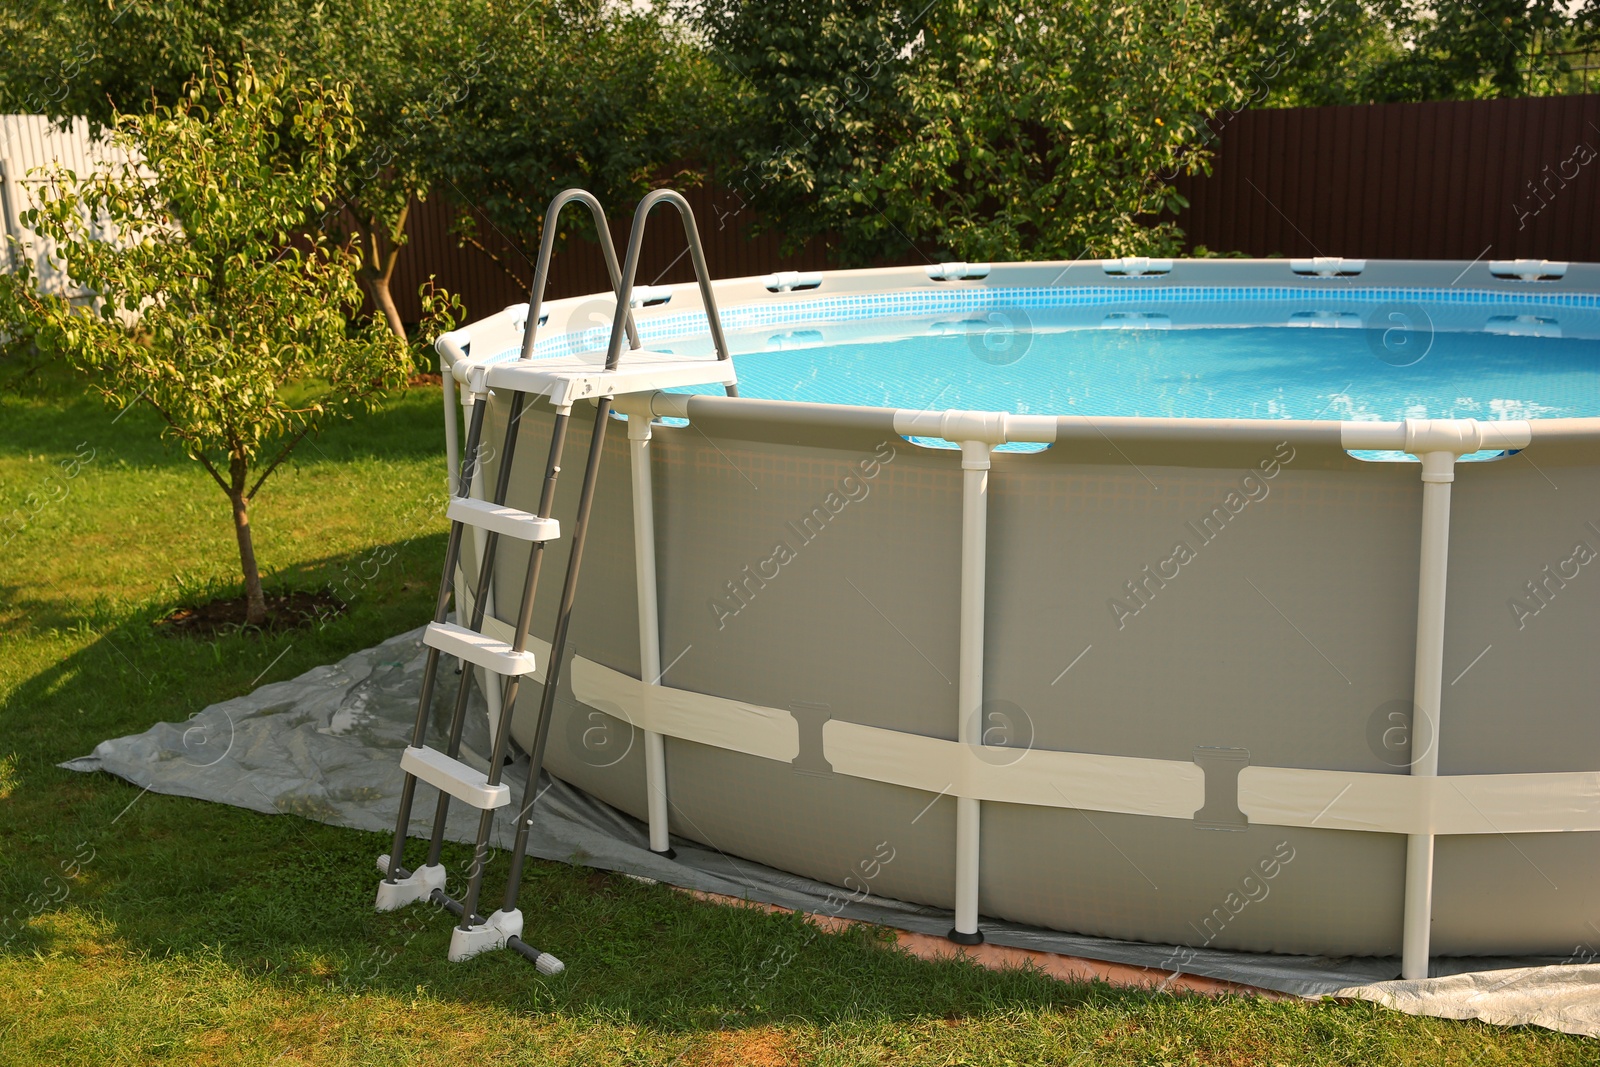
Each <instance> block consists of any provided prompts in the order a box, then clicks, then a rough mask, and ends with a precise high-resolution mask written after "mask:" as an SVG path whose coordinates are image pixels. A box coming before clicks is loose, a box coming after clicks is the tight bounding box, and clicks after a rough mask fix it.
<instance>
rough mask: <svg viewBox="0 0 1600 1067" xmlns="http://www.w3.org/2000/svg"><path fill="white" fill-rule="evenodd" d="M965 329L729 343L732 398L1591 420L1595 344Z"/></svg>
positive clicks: (1256, 331) (1595, 401)
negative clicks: (734, 383) (735, 384)
mask: <svg viewBox="0 0 1600 1067" xmlns="http://www.w3.org/2000/svg"><path fill="white" fill-rule="evenodd" d="M972 321H973V324H972V326H971V327H968V328H966V329H964V330H960V331H956V330H952V331H950V332H943V333H924V334H919V335H917V336H910V337H902V338H898V339H886V340H875V341H867V342H856V343H840V344H826V343H823V344H815V343H812V344H808V343H807V342H808V341H814V340H815V334H817V333H820V331H814V332H813V331H790V332H789V333H787V334H779V335H776V339H777V340H776V343H777V344H780V345H782V344H794V345H795V346H796V347H780V348H777V350H768V349H769V348H771V347H772V346H773V344H774V336H775V335H773V333H772V331H767V332H766V333H764V334H760V335H757V334H755V333H749V334H736V335H734V336H732V337H730V343H731V346H732V347H733V350H734V361H735V363H736V364H737V367H738V371H739V391H740V393H741V395H744V396H750V397H761V398H766V399H775V400H804V401H814V402H818V403H826V404H853V405H870V406H882V407H897V408H935V409H945V408H967V409H981V410H988V411H1006V412H1012V413H1016V414H1033V415H1073V414H1081V415H1133V416H1165V417H1178V418H1250V419H1318V418H1323V419H1360V420H1370V419H1379V420H1398V419H1404V418H1475V419H1483V420H1500V419H1535V418H1563V417H1579V416H1593V415H1600V340H1590V339H1577V338H1568V337H1537V336H1502V335H1496V334H1489V333H1482V332H1438V333H1431V334H1421V333H1412V334H1410V335H1409V336H1408V335H1404V334H1401V333H1398V332H1395V331H1381V330H1370V329H1365V328H1355V329H1294V328H1290V327H1284V326H1276V327H1264V326H1253V327H1252V326H1245V327H1233V328H1209V329H1137V328H1117V329H1068V330H1059V331H1054V332H1037V331H1017V330H1012V329H1008V328H1006V327H1005V326H1004V324H1001V325H999V326H996V325H994V324H989V325H980V324H981V323H982V322H983V320H977V319H975V320H972ZM808 333H811V334H812V336H809V337H808V336H807V334H808ZM758 346H759V347H758ZM1408 346H1409V347H1408ZM694 391H697V392H703V391H709V390H694Z"/></svg>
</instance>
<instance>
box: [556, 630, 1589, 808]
mask: <svg viewBox="0 0 1600 1067" xmlns="http://www.w3.org/2000/svg"><path fill="white" fill-rule="evenodd" d="M539 662H540V663H543V662H545V656H543V655H542V654H541V656H540V658H539ZM571 678H572V689H573V692H574V693H575V694H576V695H577V697H578V699H579V700H581V701H583V702H584V703H585V704H588V705H590V706H591V707H594V708H596V709H597V710H599V711H603V712H605V713H606V714H609V715H620V717H622V718H624V719H625V720H626V721H628V722H631V723H632V724H633V725H634V726H636V727H639V728H641V729H645V730H654V731H656V732H658V733H662V734H666V735H667V736H668V737H677V738H682V739H683V740H686V741H694V742H697V743H699V744H703V745H711V746H713V747H715V748H726V749H731V750H733V751H735V752H744V753H748V754H749V755H752V756H761V757H763V758H764V759H770V760H776V761H779V762H782V763H789V762H792V761H793V760H794V758H795V757H796V756H797V755H799V752H800V728H799V723H798V722H797V720H796V719H795V718H794V716H793V715H791V714H790V713H789V712H787V711H783V710H780V709H777V708H766V707H761V706H760V705H756V704H746V703H744V702H742V701H738V700H728V699H726V698H724V697H716V696H709V695H707V694H704V693H693V692H689V691H688V690H684V689H673V688H671V687H668V686H647V685H645V684H644V683H642V682H640V681H639V680H638V679H637V678H632V677H629V676H628V675H626V674H622V673H621V672H619V671H614V670H612V669H610V668H609V667H603V666H601V665H600V664H598V663H594V662H592V661H590V660H586V659H584V658H582V657H574V658H573V661H572V674H571ZM822 741H823V755H824V758H825V759H826V760H827V761H828V763H829V764H831V765H832V767H833V770H834V772H835V773H837V774H847V775H850V776H851V777H854V778H864V779H867V780H869V781H874V782H887V783H890V784H892V785H900V786H905V787H907V788H909V789H919V790H922V791H924V792H928V793H935V794H941V793H942V794H944V795H947V796H957V797H971V798H973V799H976V800H984V801H994V802H998V803H1002V804H1028V805H1033V806H1036V807H1046V808H1082V809H1085V810H1088V811H1111V812H1121V813H1124V814H1128V815H1147V816H1153V817H1155V818H1162V819H1192V818H1194V815H1195V812H1196V811H1198V810H1200V809H1201V808H1202V807H1203V806H1204V804H1205V772H1204V771H1203V770H1202V769H1201V768H1200V767H1199V766H1197V765H1196V764H1194V763H1193V762H1190V761H1186V760H1163V759H1145V758H1143V757H1136V756H1106V755H1099V754H1096V753H1090V752H1052V751H1048V750H1044V749H1029V750H1017V749H1006V748H983V747H978V746H970V745H964V744H962V743H961V742H959V741H946V740H943V739H941V738H937V737H924V736H922V735H920V734H909V733H903V732H901V731H898V730H884V729H881V728H879V727H876V726H863V725H861V724H859V723H852V722H844V721H841V720H839V719H832V720H829V721H828V722H827V723H825V724H824V725H823V728H822ZM1239 809H1240V810H1241V811H1243V812H1244V813H1245V815H1247V816H1248V817H1249V819H1250V821H1251V822H1253V823H1262V824H1268V825H1275V826H1307V827H1316V828H1318V829H1325V830H1358V831H1366V832H1369V833H1387V834H1418V833H1431V834H1513V833H1521V834H1529V833H1559V832H1564V831H1576V830H1588V831H1600V772H1594V771H1572V772H1553V773H1547V774H1458V775H1441V776H1439V777H1437V778H1433V777H1423V776H1414V775H1407V774H1376V773H1372V772H1366V771H1324V770H1309V769H1303V768H1297V767H1245V768H1244V769H1243V770H1242V771H1240V772H1239Z"/></svg>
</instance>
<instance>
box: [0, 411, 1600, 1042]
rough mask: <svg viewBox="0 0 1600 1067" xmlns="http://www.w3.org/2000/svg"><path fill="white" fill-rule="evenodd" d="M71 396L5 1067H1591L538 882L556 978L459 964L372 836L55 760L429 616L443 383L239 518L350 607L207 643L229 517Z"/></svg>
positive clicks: (31, 641) (40, 492) (137, 422)
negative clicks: (190, 609)
mask: <svg viewBox="0 0 1600 1067" xmlns="http://www.w3.org/2000/svg"><path fill="white" fill-rule="evenodd" d="M78 391H79V390H78V389H77V387H75V386H74V385H72V384H71V383H68V382H55V383H53V384H51V385H50V386H49V387H48V389H47V390H45V391H44V392H43V393H41V394H40V395H34V396H17V395H15V394H6V395H0V542H5V541H6V539H7V538H8V537H9V538H10V540H9V543H5V544H4V545H3V547H0V1065H4V1067H13V1065H27V1064H51V1065H54V1064H62V1063H73V1064H78V1063H82V1064H115V1063H152V1062H162V1063H205V1064H212V1063H216V1064H223V1063H228V1064H231V1063H284V1064H288V1063H362V1064H365V1063H371V1064H384V1065H396V1064H407V1065H410V1064H436V1063H439V1064H442V1063H463V1064H465V1063H473V1064H478V1063H482V1062H485V1057H493V1058H494V1059H495V1060H496V1061H497V1062H508V1063H539V1064H549V1063H570V1064H683V1065H692V1064H778V1063H814V1064H863V1063H871V1064H877V1063H896V1064H899V1063H908V1064H959V1063H964V1064H996V1065H1001V1064H1025V1063H1050V1064H1085V1065H1087V1064H1100V1063H1115V1064H1191V1063H1192V1064H1234V1063H1240V1064H1243V1063H1252V1064H1253V1063H1262V1064H1279V1063H1282V1064H1312V1063H1315V1064H1323V1063H1340V1064H1363V1065H1367V1064H1410V1063H1424V1062H1425V1063H1451V1064H1482V1065H1491V1064H1576V1063H1596V1062H1600V1049H1597V1047H1596V1045H1595V1044H1594V1043H1592V1042H1588V1041H1584V1040H1581V1039H1577V1038H1571V1037H1566V1036H1562V1035H1558V1034H1552V1033H1549V1032H1546V1031H1543V1030H1533V1029H1511V1030H1507V1029H1496V1028H1492V1027H1488V1026H1483V1025H1479V1024H1476V1023H1458V1022H1445V1021H1440V1020H1434V1019H1414V1018H1410V1017H1407V1016H1404V1015H1398V1014H1394V1013H1391V1012H1388V1011H1386V1010H1384V1009H1381V1008H1376V1007H1373V1006H1370V1005H1365V1004H1335V1003H1332V1002H1325V1003H1282V1002H1279V1003H1274V1002H1267V1001H1258V1000H1255V999H1250V998H1215V999H1214V998H1205V997H1197V996H1169V995H1146V994H1142V993H1135V992H1128V991H1123V990H1117V989H1112V988H1109V987H1106V986H1103V985H1069V984H1064V983H1059V982H1056V981H1054V980H1052V979H1048V978H1044V977H1042V976H1040V975H1038V974H1036V973H1025V972H1012V973H1006V974H995V973H991V972H988V971H984V970H981V969H979V968H977V967H974V966H970V965H965V964H958V963H944V964H929V963H923V962H920V961H917V960H914V959H912V958H910V957H909V956H906V955H904V954H902V953H900V952H897V951H895V950H894V949H893V945H892V940H890V939H880V938H878V937H875V936H874V935H872V934H871V933H869V932H866V931H863V930H859V929H858V930H855V931H853V932H850V933H846V934H840V935H819V934H817V933H816V932H815V930H814V929H813V928H811V927H809V926H807V925H806V924H805V923H804V922H802V921H801V920H800V919H798V918H796V917H793V916H774V915H767V914H764V913H760V912H756V911H752V910H747V909H738V908H725V907H718V906H715V905H711V904H704V903H700V902H697V901H695V900H693V899H690V898H688V897H686V896H684V895H682V894H679V893H676V892H673V891H672V890H669V889H667V888H665V887H661V886H647V885H643V884H640V883H636V882H633V881H630V880H628V879H625V878H621V877H617V876H612V875H606V874H601V873H597V872H594V871H589V870H584V869H578V868H571V867H565V866H560V865H556V864H548V863H535V864H533V865H532V867H531V870H530V874H529V877H528V879H527V882H526V883H525V885H524V889H523V894H522V909H523V911H524V913H525V914H526V915H527V917H528V929H529V935H528V936H529V939H530V940H532V941H533V942H534V943H536V944H538V945H540V946H541V947H545V948H548V949H549V950H550V951H552V952H554V953H556V954H557V955H559V956H561V957H562V958H563V959H565V960H566V961H567V962H568V965H569V970H568V972H567V973H566V974H564V975H561V976H559V977H557V978H554V979H549V978H544V977H542V976H540V975H538V974H537V973H536V972H535V971H534V969H533V968H532V967H530V966H529V965H528V964H527V963H525V962H524V961H522V960H521V959H520V958H517V957H514V956H511V955H510V954H506V953H497V954H491V955H489V956H485V957H480V958H478V959H475V960H472V961H471V962H469V963H466V964H461V965H451V964H448V963H446V962H445V959H444V954H445V946H446V943H447V941H448V938H449V927H450V921H449V919H448V917H447V916H445V915H443V914H442V913H439V912H436V911H433V910H432V909H428V908H424V907H420V906H419V907H414V908H412V909H410V910H408V911H405V912H400V913H394V914H388V915H379V914H376V913H375V912H374V911H373V909H372V895H373V888H374V885H375V884H376V881H377V876H376V874H375V872H374V870H373V858H374V857H375V856H376V855H377V854H378V853H379V852H381V851H386V849H387V843H386V842H385V841H384V840H383V839H382V837H381V835H377V834H367V833H359V832H356V831H352V830H343V829H336V828H333V827H329V826H323V825H321V824H318V823H314V822H308V821H306V820H304V819H302V818H300V817H298V816H294V815H280V816H265V815H260V814H256V813H252V812H247V811H241V810H237V809H234V808H228V807H222V806H218V805H213V804H206V803H202V802H199V801H194V800H186V799H180V798H176V797H166V796H161V795H158V794H154V793H149V794H141V792H140V790H138V789H136V788H134V787H133V786H130V785H128V784H127V783H125V782H122V781H120V780H118V779H115V778H111V777H109V776H104V775H99V776H88V775H81V774H73V773H70V772H67V771H63V770H59V769H57V768H56V766H55V764H57V763H58V762H60V761H62V760H65V759H68V758H71V757H73V756H79V755H83V754H85V753H87V752H89V751H90V750H91V749H92V748H93V747H94V746H95V744H96V743H97V742H99V741H101V740H103V739H105V738H108V737H113V736H117V735H121V734H126V733H130V732H134V731H139V730H144V729H145V728H147V727H148V726H150V725H151V724H153V723H156V722H160V721H163V720H167V721H181V720H183V719H186V718H188V717H189V716H190V715H192V714H193V713H194V712H196V711H199V710H200V709H201V708H203V707H205V706H206V705H208V704H211V703H214V702H216V701H220V700H226V699H229V698H232V697H235V696H239V695H241V694H243V693H245V692H248V691H249V690H250V689H251V688H252V686H254V685H256V684H265V683H267V682H272V681H281V680H283V679H286V678H290V677H293V676H294V675H296V674H299V673H301V672H303V671H305V670H308V669H309V668H311V667H314V666H316V665H318V664H322V663H328V662H331V661H333V660H336V659H338V658H339V657H341V656H343V655H346V654H348V653H350V652H353V651H355V650H357V649H360V648H364V647H367V646H370V645H373V644H376V643H377V642H378V641H380V640H382V639H383V638H385V637H389V636H391V635H393V634H395V633H398V632H400V631H402V630H405V629H409V628H411V627H415V626H418V625H420V624H421V623H422V622H424V621H425V620H426V618H427V617H428V615H429V614H430V611H431V607H432V598H433V593H434V589H435V587H436V583H437V581H438V568H439V565H440V562H441V559H442V556H443V553H444V523H443V521H442V519H441V515H442V510H443V508H442V499H443V460H442V457H441V455H440V452H441V451H442V443H441V434H440V432H439V428H438V427H439V421H440V413H439V394H438V390H437V389H428V388H424V389H419V390H416V391H414V392H412V393H411V394H410V395H407V396H406V397H404V398H402V399H399V400H397V401H395V402H393V403H391V404H390V405H388V406H387V407H386V408H384V409H383V410H382V411H380V412H377V413H376V414H373V415H371V416H368V417H366V418H363V419H361V420H360V421H358V422H356V423H354V424H352V425H345V426H340V427H338V428H336V429H335V430H333V431H332V432H329V433H327V434H326V435H324V436H323V437H322V438H320V439H318V440H316V441H314V442H307V443H306V444H305V445H303V446H302V447H301V449H300V450H299V453H298V456H297V458H296V459H295V461H294V462H293V463H292V464H291V465H288V466H286V467H285V468H284V469H283V470H282V471H280V473H279V474H277V475H276V476H275V477H274V479H273V480H272V481H271V482H270V483H268V485H267V487H266V488H265V489H264V490H263V491H262V495H261V496H260V497H259V498H258V505H257V507H256V508H255V511H254V526H255V529H256V537H257V552H258V554H259V556H260V558H261V559H262V561H263V566H264V568H265V569H266V570H267V571H268V572H269V573H270V575H271V578H270V579H269V587H272V586H276V587H279V588H293V589H314V588H320V587H323V586H327V585H334V586H336V587H339V588H340V589H341V590H342V592H343V596H344V598H345V599H346V600H347V601H348V602H349V610H348V611H347V612H346V613H345V614H343V615H341V616H338V617H336V618H333V619H331V620H329V621H328V622H326V624H325V625H322V626H321V627H319V628H315V629H307V630H300V631H296V632H290V633H283V634H278V635H272V636H266V637H262V636H233V637H228V638H225V639H221V640H215V641H202V640H195V639H187V638H171V637H165V636H161V635H159V634H157V633H156V632H154V631H153V629H152V626H151V623H152V621H153V620H156V619H159V618H160V617H162V616H163V615H165V614H166V613H168V612H170V611H171V610H172V609H173V608H175V607H177V606H179V605H180V604H183V603H186V602H193V601H194V600H195V599H196V598H198V597H203V596H206V595H211V594H214V593H220V592H226V591H228V590H229V588H230V586H231V585H232V583H234V581H235V578H234V573H235V568H236V564H237V556H236V551H235V548H234V542H233V535H232V530H231V527H230V525H229V518H228V511H227V505H226V501H225V500H224V498H223V496H222V494H221V492H220V491H219V490H217V488H216V487H215V486H214V485H213V484H212V483H211V482H210V481H209V479H208V478H207V477H206V476H205V475H204V473H203V472H202V471H201V470H200V469H199V468H198V467H197V466H196V465H194V464H193V463H191V462H190V461H189V460H187V459H186V458H184V457H183V456H182V455H181V454H180V453H178V452H176V451H174V450H172V449H169V448H167V447H165V446H163V445H162V444H161V443H160V442H159V441H158V439H157V427H156V424H155V420H154V418H153V417H152V416H149V415H148V414H147V413H145V412H143V411H140V410H137V409H135V410H133V411H129V412H128V413H127V414H125V415H123V416H121V417H120V418H116V412H114V411H109V410H107V409H105V408H104V407H102V406H101V405H100V404H99V403H98V402H97V401H92V400H84V399H79V398H77V396H76V393H77V392H78ZM91 450H92V453H91ZM91 455H92V458H89V459H88V460H87V461H86V462H82V461H80V464H79V466H78V467H77V468H76V471H75V473H74V474H73V476H71V477H69V476H68V475H69V473H73V471H72V468H70V467H68V468H63V466H62V463H63V461H67V460H71V459H73V458H74V457H75V456H76V457H80V460H81V457H90V456H91ZM15 509H21V512H20V514H19V513H18V512H17V511H16V510H15ZM5 514H12V515H13V516H14V518H15V519H18V520H20V519H23V518H25V519H26V523H25V525H22V526H21V527H20V530H19V529H18V526H17V522H16V521H14V522H12V523H11V524H9V525H7V524H5V523H4V520H3V516H4V515H5ZM389 550H393V552H392V554H393V559H392V560H391V561H389V562H388V563H387V564H386V565H383V566H381V567H380V566H377V564H376V562H374V561H375V560H381V559H384V558H386V557H388V556H389V555H390V554H391V553H390V551H389ZM466 851H467V850H466V849H465V848H463V847H457V848H455V849H454V850H453V851H452V852H451V853H450V854H449V855H447V857H446V858H447V862H448V863H450V864H451V866H453V867H459V866H463V865H464V861H465V859H466V855H465V853H466ZM503 866H504V863H503V861H502V862H501V864H500V868H501V870H502V871H503ZM498 873H499V872H497V871H494V870H491V876H490V877H491V882H490V884H491V886H495V885H498V884H499V878H498Z"/></svg>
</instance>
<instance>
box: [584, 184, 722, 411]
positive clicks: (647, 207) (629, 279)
mask: <svg viewBox="0 0 1600 1067" xmlns="http://www.w3.org/2000/svg"><path fill="white" fill-rule="evenodd" d="M660 203H668V204H671V205H672V206H673V207H675V208H677V209H678V217H679V218H680V219H682V220H683V235H684V237H685V238H686V239H687V240H688V242H689V258H690V259H691V260H692V261H693V263H694V276H695V280H696V281H697V282H698V283H699V285H700V302H701V303H702V304H704V305H705V309H706V320H707V322H709V323H710V326H711V342H712V344H713V345H714V346H715V347H716V350H717V359H719V360H727V359H731V358H732V355H731V354H730V353H729V351H728V339H727V338H726V337H724V336H723V334H722V316H721V315H720V314H719V313H718V312H717V298H716V295H715V294H714V293H712V291H711V272H710V271H709V270H708V269H707V268H706V254H705V250H704V249H703V248H702V247H701V245H700V227H699V226H697V225H696V224H695V221H694V209H693V208H691V207H690V206H689V201H687V200H685V199H684V197H683V194H682V193H679V192H677V191H675V190H673V189H655V190H652V191H651V192H648V193H646V194H645V196H644V199H643V200H640V201H639V206H638V207H637V208H636V209H634V212H633V230H632V232H631V233H630V234H629V235H628V256H627V259H626V260H625V261H624V262H623V266H622V286H621V288H620V290H619V291H618V294H617V312H616V318H615V320H613V322H612V324H611V344H610V346H609V347H608V348H607V349H606V370H616V369H617V363H618V361H619V360H620V359H621V358H622V332H623V329H624V328H627V330H628V336H629V338H630V339H633V338H634V336H635V335H634V332H633V328H632V326H633V313H632V306H633V284H634V279H635V277H636V276H637V275H638V273H639V254H640V251H641V250H642V249H643V247H644V231H645V223H646V221H647V220H648V218H649V215H650V212H651V210H652V209H653V208H654V207H655V206H656V205H657V204H660ZM633 347H634V348H637V347H638V343H637V341H635V343H634V345H633ZM724 389H725V390H726V391H727V394H728V395H729V396H738V395H739V389H738V387H737V386H733V385H728V386H724Z"/></svg>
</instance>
